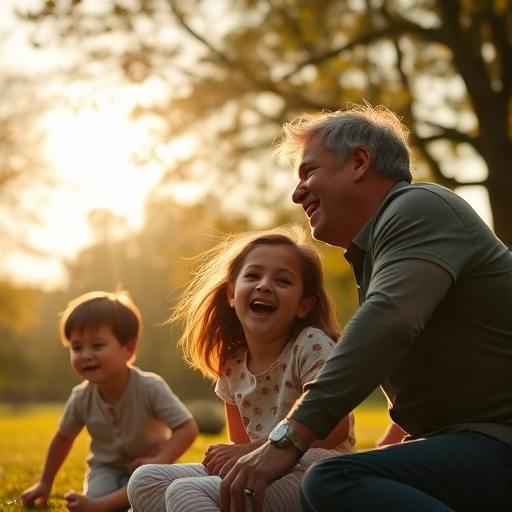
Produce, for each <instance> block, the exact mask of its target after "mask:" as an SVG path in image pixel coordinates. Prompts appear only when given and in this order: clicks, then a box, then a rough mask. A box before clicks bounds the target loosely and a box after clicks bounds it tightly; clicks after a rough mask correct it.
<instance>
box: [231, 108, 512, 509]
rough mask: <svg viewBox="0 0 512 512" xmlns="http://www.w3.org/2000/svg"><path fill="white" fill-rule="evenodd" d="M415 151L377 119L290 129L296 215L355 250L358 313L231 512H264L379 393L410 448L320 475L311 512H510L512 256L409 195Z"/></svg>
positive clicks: (360, 112)
mask: <svg viewBox="0 0 512 512" xmlns="http://www.w3.org/2000/svg"><path fill="white" fill-rule="evenodd" d="M407 136H408V132H407V130H406V129H405V128H404V126H403V125H402V124H401V123H400V121H399V120H398V119H397V118H396V116H395V115H394V114H393V113H391V112H390V111H389V110H388V109H386V108H384V107H378V108H372V107H370V106H368V105H365V106H352V107H350V108H348V109H347V110H344V111H339V112H335V113H326V114H320V115H317V116H305V117H304V118H302V119H299V120H297V121H296V122H293V123H289V124H287V125H285V127H284V137H283V140H282V141H281V143H280V144H279V146H278V147H277V148H276V151H275V155H276V157H277V158H278V160H279V161H280V162H281V163H284V162H291V163H292V164H293V165H294V166H295V167H296V169H297V170H298V177H299V183H298V185H297V187H296V189H295V191H294V193H293V201H294V202H295V203H298V204H300V205H302V207H303V208H304V211H305V213H306V215H307V216H308V218H309V222H310V225H311V229H312V233H313V236H314V237H315V238H316V239H318V240H322V241H323V242H326V243H327V244H330V245H334V246H338V247H341V248H344V249H347V251H346V253H345V258H346V259H347V260H348V262H349V263H350V264H351V265H352V267H353V271H354V275H355V279H356V282H357V286H358V292H359V302H360V308H359V309H358V311H357V312H356V313H355V315H354V317H353V318H352V319H351V321H350V322H349V323H348V325H347V326H346V330H345V332H344V334H343V336H342V338H341V340H340V342H339V343H338V345H337V346H336V348H335V350H334V353H333V355H332V357H331V358H330V359H329V361H327V363H326V365H325V367H324V369H323V370H322V371H321V372H320V373H319V375H318V376H317V378H316V379H315V380H314V381H313V382H311V383H309V384H307V385H306V386H305V389H304V394H303V395H302V397H301V399H300V400H299V401H298V403H296V404H295V406H294V408H293V409H292V411H291V412H290V414H289V416H288V418H287V419H286V420H285V421H284V424H282V425H281V424H280V425H278V427H276V429H274V431H273V432H272V433H271V435H270V436H269V442H267V443H266V444H265V445H263V446H262V447H261V448H259V449H258V450H255V451H254V452H252V453H250V454H248V455H246V456H245V457H243V458H242V459H240V460H239V461H238V462H237V463H236V464H235V465H234V467H233V468H232V469H231V471H230V472H229V473H228V474H227V475H226V476H225V478H224V481H223V486H222V506H223V509H222V510H223V511H224V512H227V511H228V510H229V507H230V504H231V502H233V503H234V505H235V509H236V510H237V511H243V510H245V503H246V502H245V500H249V499H250V501H251V504H252V507H253V510H254V511H256V512H260V511H262V510H263V500H264V491H265V488H266V486H267V485H269V484H270V483H271V482H273V481H274V480H276V479H278V478H280V477H281V476H283V475H284V474H286V473H287V472H289V471H291V469H292V468H293V467H294V466H295V464H296V463H297V462H298V460H299V459H300V457H301V454H302V453H303V452H304V451H305V450H306V449H307V447H308V446H309V445H310V444H311V443H312V442H313V441H314V440H315V439H322V438H324V437H325V436H326V435H327V434H328V433H329V432H330V430H331V429H332V428H333V427H334V426H335V425H336V423H337V422H338V420H339V418H341V417H342V416H343V415H346V414H347V413H348V412H350V411H351V410H352V409H353V408H354V407H356V406H357V405H358V404H359V403H361V401H362V400H364V399H365V398H366V397H367V396H368V395H369V394H370V392H371V391H372V390H373V389H374V388H375V387H376V386H377V385H381V386H382V389H383V390H384V392H385V393H386V395H387V396H388V398H389V404H390V405H389V408H390V410H389V412H390V416H391V419H392V420H393V422H394V423H395V424H396V425H398V426H399V427H400V428H401V429H403V431H404V432H405V433H406V434H407V437H406V439H405V440H404V442H402V443H399V444H396V445H393V446H390V447H386V448H381V449H376V450H371V451H368V452H363V453H357V454H354V455H345V456H342V457H336V458H333V459H329V460H327V461H324V462H320V463H318V464H316V465H314V466H312V467H311V468H310V469H309V470H308V472H307V473H306V474H305V476H304V478H303V482H302V487H301V503H302V507H303V509H304V510H305V511H307V512H310V511H322V512H327V511H329V512H330V511H338V510H339V511H343V512H345V511H364V512H368V511H376V510H382V511H388V510H389V511H394V512H397V511H398V512H400V511H407V512H410V511H412V510H414V511H415V512H422V511H428V512H437V511H439V512H440V511H443V512H444V511H450V510H455V511H457V512H461V511H475V512H476V511H479V512H481V511H483V510H492V511H500V510H510V506H511V504H512V254H511V252H510V251H509V250H508V248H507V247H506V246H505V245H504V244H502V243H501V242H500V241H499V240H498V239H497V238H496V237H495V235H494V234H493V233H492V231H491V230H490V229H489V228H488V227H487V226H486V225H485V223H484V222H483V221H482V220H481V219H480V218H479V217H478V215H477V214H476V213H475V212H474V211H473V210H472V209H471V207H470V206H469V205H468V204H467V203H465V202H464V201H463V200H462V199H461V198H460V197H458V196H457V195H456V194H454V193H453V192H451V191H449V190H447V189H445V188H443V187H440V186H437V185H434V184H411V182H412V177H411V173H410V152H409V147H408V144H407ZM283 510H285V508H283ZM273 512H274V511H273Z"/></svg>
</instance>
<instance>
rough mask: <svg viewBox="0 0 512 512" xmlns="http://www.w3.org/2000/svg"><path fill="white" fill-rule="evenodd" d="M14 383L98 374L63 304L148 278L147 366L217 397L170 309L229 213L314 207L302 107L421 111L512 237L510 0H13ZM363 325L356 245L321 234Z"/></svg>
mask: <svg viewBox="0 0 512 512" xmlns="http://www.w3.org/2000/svg"><path fill="white" fill-rule="evenodd" d="M0 65H1V71H2V72H1V74H0V87H1V91H2V94H1V96H0V240H1V250H0V306H1V307H0V401H1V402H9V403H14V404H20V405H21V404H27V403H33V402H39V401H60V400H65V399H66V398H67V396H68V394H69V391H70V389H71V387H72V386H73V385H75V384H77V383H78V382H79V379H78V377H77V376H76V375H75V374H74V373H73V371H72V370H71V368H70V365H69V362H68V354H67V349H65V348H64V347H63V346H62V345H61V344H60V342H59V338H58V328H57V321H58V313H59V312H60V311H62V310H63V309H64V308H65V305H66V303H67V302H68V301H69V300H70V299H71V298H74V297H76V296H78V295H80V294H82V293H84V292H87V291H91V290H98V289H102V290H107V291H113V290H115V289H116V288H117V287H119V286H121V287H123V288H125V289H127V290H129V291H130V292H131V294H132V296H133V298H134V300H135V301H136V303H137V304H138V305H139V307H140V309H141V312H142V315H143V319H144V331H143V336H142V339H141V342H140V348H139V352H138V358H137V363H136V364H137V365H138V366H140V367H141V368H143V369H145V370H148V371H154V372H157V373H159V374H161V375H162V376H163V377H164V378H165V379H166V380H167V382H168V383H169V384H170V386H171V387H172V389H173V390H174V391H175V392H176V393H177V394H178V395H179V396H180V397H181V398H182V399H184V400H186V401H190V400H198V399H210V398H213V397H214V394H213V388H212V386H211V384H210V383H209V382H208V381H206V380H204V379H203V378H202V377H201V376H200V375H199V374H198V373H197V372H194V371H192V370H190V369H189V368H187V367H186V365H185V364H184V363H183V362H182V358H181V353H180V352H179V350H178V349H177V348H176V341H177V339H178V338H179V334H180V333H179V328H178V327H176V328H173V329H171V327H170V326H169V325H165V324H164V322H165V320H166V319H167V317H168V316H169V314H170V311H171V309H172V307H173V306H174V305H175V304H176V299H177V298H178V297H179V295H180V293H181V291H182V289H183V286H184V285H186V283H187V282H188V279H189V277H190V270H191V268H192V264H193V259H191V258H193V257H194V256H196V255H198V254H199V253H200V252H202V251H204V250H205V249H207V248H209V247H211V245H212V244H214V243H215V241H216V239H215V236H216V235H218V234H219V233H224V232H230V231H238V230H246V229H261V228H268V227H273V226H277V225H279V224H283V223H287V222H291V221H296V222H300V223H302V224H304V225H307V223H306V219H305V216H304V214H303V213H302V210H301V209H300V208H298V207H297V206H296V205H294V204H293V203H292V201H291V200H290V194H291V192H292V190H293V187H294V185H295V181H296V179H295V177H294V175H293V172H292V171H291V170H289V169H280V168H278V167H276V165H275V163H274V162H273V161H272V158H271V152H272V143H273V141H274V139H275V138H276V137H278V136H279V134H280V133H281V127H282V124H283V123H284V122H286V121H290V120H292V119H294V118H295V117H297V116H298V115H300V114H302V113H304V112H318V111H322V110H337V109H340V108H343V107H345V106H346V105H347V103H351V102H355V103H362V102H363V101H366V102H368V103H370V104H373V105H377V104H384V105H386V106H387V107H389V108H390V109H391V110H393V111H395V112H396V113H397V114H398V115H399V116H400V117H401V118H402V120H403V122H404V123H405V124H406V125H407V126H408V127H409V128H410V130H411V144H412V147H413V151H414V154H415V162H414V175H415V180H416V181H435V182H437V183H439V184H441V185H443V186H446V187H449V188H451V189H453V190H455V191H456V192H457V193H459V194H460V195H461V196H463V197H465V198H466V199H467V200H468V201H469V202H470V203H471V204H472V205H473V207H474V208H475V209H476V210H477V211H478V213H480V215H481V216H482V217H483V218H484V219H485V220H486V222H488V223H489V225H490V226H491V227H492V228H493V229H494V230H495V233H496V234H497V236H498V237H499V238H501V239H502V240H503V242H505V243H506V244H507V245H509V246H510V245H511V244H512V165H511V162H512V142H511V141H512V137H511V132H512V128H511V126H512V123H511V117H510V116H511V86H512V2H511V1H508V0H367V1H363V0H175V1H171V0H117V1H116V0H47V1H42V0H3V1H2V2H1V4H0ZM319 248H320V249H321V251H322V253H323V255H324V264H325V269H326V274H327V282H328V286H329V290H330V291H331V293H332V294H333V296H334V298H335V301H336V303H337V305H338V314H339V318H340V321H341V323H342V324H346V323H347V321H348V319H349V318H350V316H351V315H352V313H353V312H354V310H355V308H356V301H357V294H356V292H355V290H354V286H353V282H352V275H351V270H350V268H349V266H348V264H346V263H345V261H344V259H343V255H342V251H341V250H340V249H334V248H330V247H327V246H326V245H323V244H321V245H319Z"/></svg>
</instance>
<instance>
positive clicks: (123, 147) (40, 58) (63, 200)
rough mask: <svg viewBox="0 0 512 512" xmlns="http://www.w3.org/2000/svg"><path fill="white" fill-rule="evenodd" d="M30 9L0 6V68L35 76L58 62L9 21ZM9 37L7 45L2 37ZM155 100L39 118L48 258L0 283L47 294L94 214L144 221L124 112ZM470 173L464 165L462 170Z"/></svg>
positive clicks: (482, 201) (135, 136)
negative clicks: (45, 163) (47, 182)
mask: <svg viewBox="0 0 512 512" xmlns="http://www.w3.org/2000/svg"><path fill="white" fill-rule="evenodd" d="M15 3H17V5H18V6H21V7H23V6H29V5H30V4H31V1H30V0H2V1H1V2H0V36H1V37H2V39H1V40H0V42H1V45H0V66H1V67H2V68H3V67H10V68H11V69H26V68H27V66H28V67H30V69H32V70H33V71H36V72H37V70H38V66H40V67H41V69H45V68H47V67H48V66H51V65H52V64H53V63H54V62H55V60H56V59H57V58H61V56H58V55H57V54H56V53H55V52H54V51H43V52H41V51H38V53H37V55H35V54H34V50H31V48H30V47H29V46H28V44H27V30H25V29H24V28H23V27H20V26H19V24H17V23H16V22H15V19H14V17H13V15H12V6H13V5H14V4H15ZM7 33H8V34H9V37H8V38H7V39H6V38H5V35H6V34H7ZM151 94H158V85H157V84H155V83H154V82H152V81H151V80H149V81H148V82H147V83H146V84H145V85H144V87H142V88H134V87H133V86H128V85H127V86H126V87H125V88H123V89H120V90H119V91H117V94H116V95H115V99H114V100H113V99H112V96H111V95H109V94H107V93H105V94H103V95H102V94H101V92H100V93H98V94H97V96H95V97H94V102H95V105H96V108H91V107H90V106H86V107H84V108H83V109H82V110H79V111H78V112H75V113H71V112H70V111H67V110H63V109H60V110H54V111H52V112H49V114H48V115H47V116H46V117H45V119H44V123H45V126H46V128H47V130H48V139H47V141H46V146H45V155H46V157H47V158H48V160H49V162H50V165H51V168H52V170H53V172H54V173H55V176H56V177H57V178H58V179H59V181H61V182H62V185H61V186H59V187H57V188H54V189H51V190H48V191H46V192H45V193H44V194H42V195H41V194H39V195H38V196H37V197H35V196H33V195H32V194H34V192H33V191H29V192H28V193H27V195H26V197H25V198H24V199H25V201H26V202H27V204H37V205H38V210H39V213H40V217H41V221H42V223H41V225H39V226H34V227H32V228H31V229H30V231H29V233H28V239H27V240H26V242H27V243H28V244H30V245H32V246H33V247H35V248H36V249H38V250H40V251H42V252H45V253H47V256H45V257H38V258H35V257H33V256H30V255H28V254H26V253H23V252H20V251H18V252H12V253H9V254H7V255H6V254H4V255H3V256H2V259H1V260H0V277H1V276H3V277H5V276H6V275H7V276H9V278H10V279H12V280H13V281H14V282H17V283H19V284H27V285H34V286H41V287H43V288H44V289H52V288H55V287H58V286H61V285H64V284H65V273H64V268H63V266H62V259H63V258H70V259H71V258H72V257H73V256H74V255H75V254H76V253H77V251H79V250H80V249H81V248H83V247H85V246H87V245H88V244H90V243H91V242H92V241H93V233H92V231H91V229H90V227H89V224H88V221H87V216H88V214H89V212H90V211H91V210H93V209H95V208H105V209H108V210H110V211H112V212H113V213H114V214H116V215H118V216H122V217H124V218H126V222H127V225H128V226H129V228H131V229H133V230H136V229H138V228H139V227H140V226H141V225H142V222H143V208H144V202H145V199H146V197H147V194H148V193H149V192H150V191H151V190H152V189H153V188H154V187H155V186H156V185H157V183H158V182H159V180H160V178H161V175H162V169H161V168H159V167H158V166H157V165H156V164H149V165H147V166H146V167H144V168H138V167H136V166H135V165H134V164H133V163H132V160H131V155H132V152H133V151H134V149H136V148H137V147H138V146H140V145H142V146H144V145H145V144H147V143H149V141H148V133H149V130H148V126H145V125H142V124H135V123H133V122H131V121H129V120H128V118H127V115H128V112H129V110H130V106H131V105H132V104H133V102H134V101H136V100H137V99H138V98H140V97H141V96H146V97H147V96H148V95H151ZM172 151H174V153H175V155H176V156H179V155H180V154H183V153H186V152H187V151H190V147H188V146H187V143H186V142H185V143H183V144H182V145H181V146H180V143H177V144H176V147H174V148H171V152H172ZM460 164H461V162H459V165H458V167H459V168H460V169H464V170H465V172H467V170H468V166H469V165H470V163H469V162H467V163H464V165H460ZM457 192H458V193H459V194H460V195H461V196H463V197H464V198H465V199H466V200H467V201H468V202H470V204H472V205H473V207H474V208H475V209H476V210H477V212H478V213H479V214H480V215H481V216H482V217H483V218H484V219H485V220H486V221H487V222H489V223H490V212H489V206H488V201H486V197H485V195H483V194H482V189H481V188H479V187H467V188H464V189H459V190H457Z"/></svg>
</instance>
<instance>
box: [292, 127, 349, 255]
mask: <svg viewBox="0 0 512 512" xmlns="http://www.w3.org/2000/svg"><path fill="white" fill-rule="evenodd" d="M353 168H354V165H353V158H352V155H349V157H348V158H347V159H346V161H345V162H344V163H342V164H340V162H339V161H338V159H337V158H336V156H335V155H334V153H333V152H332V151H330V150H328V149H326V148H325V147H324V145H323V143H322V139H321V137H320V136H318V135H317V136H315V137H313V138H311V139H310V140H309V141H308V142H306V144H305V145H304V149H303V152H302V158H301V160H300V162H299V168H298V176H299V180H300V181H299V183H298V185H297V187H296V188H295V191H294V192H293V194H292V200H293V202H294V203H297V204H300V205H302V207H303V208H304V211H305V212H306V215H307V216H308V218H309V224H310V226H311V232H312V234H313V236H314V237H315V238H316V239H317V240H321V241H322V242H326V243H328V244H330V245H335V246H338V247H343V248H348V246H349V245H350V242H351V241H352V238H353V236H354V235H355V233H354V232H353V230H352V229H351V226H352V217H353V211H354V208H353V204H352V203H353V202H354V198H353V197H352V194H351V192H352V187H353V183H352V175H353Z"/></svg>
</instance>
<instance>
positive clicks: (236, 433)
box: [224, 403, 251, 444]
mask: <svg viewBox="0 0 512 512" xmlns="http://www.w3.org/2000/svg"><path fill="white" fill-rule="evenodd" d="M224 410H225V411H226V423H227V427H228V437H229V440H230V441H231V442H232V443H235V444H239V443H250V442H251V439H250V437H249V435H248V434H247V431H246V430H245V427H244V424H243V422H242V417H241V416H240V411H239V410H238V407H237V406H236V405H234V404H227V403H225V404H224Z"/></svg>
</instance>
